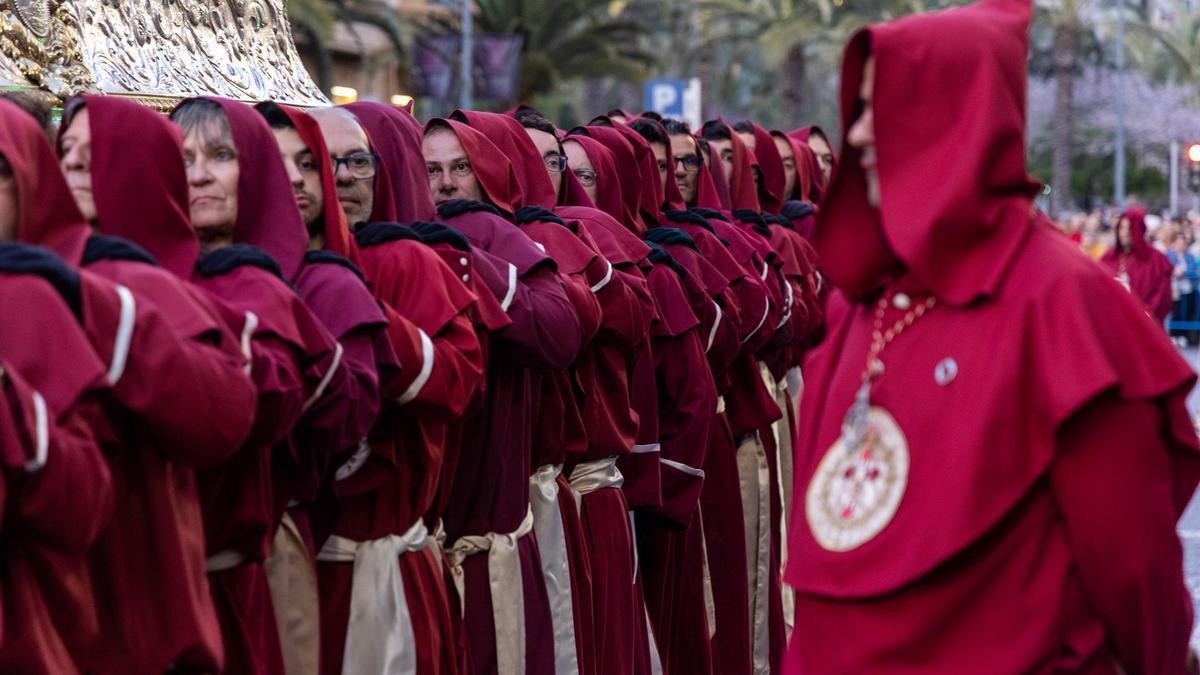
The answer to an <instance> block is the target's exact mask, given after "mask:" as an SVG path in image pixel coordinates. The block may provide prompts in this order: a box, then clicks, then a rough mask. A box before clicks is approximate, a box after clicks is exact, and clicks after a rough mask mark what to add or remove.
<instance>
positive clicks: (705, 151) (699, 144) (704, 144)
mask: <svg viewBox="0 0 1200 675" xmlns="http://www.w3.org/2000/svg"><path fill="white" fill-rule="evenodd" d="M696 149H697V150H699V151H700V155H701V156H702V157H703V158H704V159H708V158H709V157H711V156H712V146H711V145H709V144H708V141H706V140H704V139H703V138H697V139H696Z"/></svg>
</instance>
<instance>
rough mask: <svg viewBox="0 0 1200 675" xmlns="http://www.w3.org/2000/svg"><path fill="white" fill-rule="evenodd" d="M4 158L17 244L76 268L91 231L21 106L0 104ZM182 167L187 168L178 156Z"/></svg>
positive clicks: (37, 129) (51, 154) (43, 138)
mask: <svg viewBox="0 0 1200 675" xmlns="http://www.w3.org/2000/svg"><path fill="white" fill-rule="evenodd" d="M0 155H2V156H3V157H4V158H5V159H6V160H7V161H8V164H9V166H10V167H12V173H13V179H14V180H15V181H16V183H17V207H18V208H19V209H20V214H21V215H20V220H19V221H18V222H17V241H23V242H26V243H29V244H39V245H41V246H45V247H46V248H49V249H51V250H52V251H54V252H55V253H57V254H58V256H59V257H60V258H62V259H63V260H65V261H66V262H67V263H69V264H71V265H74V266H78V265H79V262H80V260H81V259H82V258H83V248H84V246H85V245H86V244H87V239H88V237H89V236H91V228H90V227H88V224H87V222H86V221H84V219H83V215H82V214H81V213H79V208H78V207H77V206H75V197H74V196H73V195H71V190H70V189H69V188H68V187H67V181H66V179H64V178H63V175H62V172H61V171H60V170H59V168H58V157H56V156H55V154H54V149H53V148H51V147H50V142H49V141H47V140H46V135H45V134H44V133H42V129H41V127H39V126H38V123H37V122H36V121H34V119H33V118H32V117H30V116H29V114H28V113H26V112H25V111H24V110H22V109H21V108H19V107H17V106H16V105H14V104H12V103H9V102H8V101H3V100H0ZM179 163H180V164H181V165H182V164H183V155H182V153H181V154H180V159H179Z"/></svg>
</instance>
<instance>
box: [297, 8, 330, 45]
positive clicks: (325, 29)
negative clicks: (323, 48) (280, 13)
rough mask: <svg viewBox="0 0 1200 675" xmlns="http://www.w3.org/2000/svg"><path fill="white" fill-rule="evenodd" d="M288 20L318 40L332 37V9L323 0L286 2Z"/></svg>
mask: <svg viewBox="0 0 1200 675" xmlns="http://www.w3.org/2000/svg"><path fill="white" fill-rule="evenodd" d="M287 10H288V18H289V19H290V20H291V21H292V23H293V24H295V25H297V26H303V27H304V28H305V29H306V30H308V32H310V33H312V34H313V35H314V36H315V37H316V38H317V39H319V40H329V39H330V38H332V37H333V24H334V16H333V9H331V8H330V6H329V4H327V3H326V2H325V0H288V2H287Z"/></svg>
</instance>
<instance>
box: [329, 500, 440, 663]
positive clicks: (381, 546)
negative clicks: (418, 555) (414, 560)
mask: <svg viewBox="0 0 1200 675" xmlns="http://www.w3.org/2000/svg"><path fill="white" fill-rule="evenodd" d="M427 546H429V531H428V530H427V529H426V528H425V523H424V522H423V521H420V520H418V521H417V522H416V524H414V525H413V526H412V527H410V528H409V529H408V531H407V532H405V533H404V534H403V535H394V534H393V535H390V536H387V537H383V538H381V539H374V540H371V541H354V540H352V539H346V538H344V537H339V536H336V535H334V536H332V537H330V538H329V540H328V541H327V542H325V546H324V547H323V548H322V549H321V552H320V553H319V554H317V560H320V561H323V562H353V563H354V572H353V581H352V586H351V592H350V624H349V626H348V627H347V629H346V650H345V652H344V653H343V655H342V673H344V675H375V674H376V673H380V674H384V673H386V674H387V675H412V674H415V673H416V672H417V641H416V638H415V637H414V636H413V632H412V617H411V616H410V615H409V612H408V600H407V598H405V594H404V579H403V578H402V576H401V573H400V564H399V558H400V556H401V555H402V554H404V553H410V552H416V551H421V550H424V549H425V547H427Z"/></svg>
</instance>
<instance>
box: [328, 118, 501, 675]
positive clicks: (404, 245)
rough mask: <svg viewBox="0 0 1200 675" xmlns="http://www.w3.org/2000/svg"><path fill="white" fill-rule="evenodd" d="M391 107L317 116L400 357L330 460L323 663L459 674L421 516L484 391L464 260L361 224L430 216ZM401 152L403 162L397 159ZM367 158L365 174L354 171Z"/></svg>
mask: <svg viewBox="0 0 1200 675" xmlns="http://www.w3.org/2000/svg"><path fill="white" fill-rule="evenodd" d="M351 111H353V112H351ZM389 115H396V116H401V115H407V113H403V112H401V111H399V110H396V109H395V108H391V107H389V106H385V105H383V104H373V103H356V104H353V105H352V106H350V107H349V108H348V109H347V108H326V109H321V110H318V111H316V112H315V114H314V117H316V118H317V121H318V123H319V124H320V127H321V133H322V135H323V136H324V137H325V142H326V145H327V147H328V149H329V152H330V153H331V155H332V156H333V157H335V158H337V159H338V160H341V161H340V162H339V164H342V163H344V164H345V167H344V168H343V167H342V166H339V167H338V170H337V171H336V172H335V181H336V183H337V196H338V202H339V203H340V205H341V207H342V209H343V211H344V214H345V216H346V218H347V221H348V222H355V223H356V224H357V225H358V229H357V230H356V232H355V240H356V243H357V244H358V247H359V251H358V258H359V260H360V261H361V263H362V270H363V273H364V274H365V276H366V278H367V283H368V286H369V287H370V288H371V291H372V293H373V294H374V296H375V298H376V300H378V301H379V302H380V304H381V307H382V309H383V311H384V314H385V315H386V316H387V318H388V333H387V334H388V339H389V340H390V341H391V344H392V348H393V350H394V352H395V354H396V358H397V360H398V361H399V364H400V369H399V373H393V374H391V375H389V374H387V373H384V372H381V374H380V377H381V380H380V386H381V394H382V399H383V405H382V408H381V411H380V414H379V418H378V420H377V422H376V424H375V426H374V428H373V429H372V430H371V432H370V434H369V436H368V443H367V444H366V445H365V446H363V447H361V448H360V450H359V451H358V452H356V453H355V454H354V456H353V457H351V459H350V460H349V461H348V462H346V463H345V464H343V465H341V466H340V467H339V468H338V471H337V476H336V478H337V482H336V484H335V491H336V493H337V495H338V497H339V500H340V503H341V516H340V518H339V519H338V522H337V527H336V529H335V530H334V536H333V537H331V538H330V540H329V541H328V542H326V545H325V547H324V548H323V549H322V550H321V552H320V553H319V554H318V556H317V560H318V564H317V575H318V581H319V584H320V592H321V672H322V673H329V674H335V673H343V672H346V673H350V672H364V673H366V672H370V673H375V672H386V670H387V668H389V667H398V668H401V669H402V670H404V671H405V672H412V671H413V670H414V669H415V670H416V671H417V672H422V673H426V672H428V673H457V672H461V667H462V665H463V664H462V661H463V654H462V645H461V636H460V631H459V629H458V623H457V618H456V616H455V607H456V604H455V599H454V597H453V595H454V594H453V591H452V589H450V588H448V586H449V582H448V580H447V578H446V575H445V567H444V565H443V563H442V559H441V558H442V556H441V555H440V554H439V552H438V551H437V542H436V536H437V535H433V536H431V530H433V531H434V532H436V525H437V523H436V522H430V521H428V520H427V516H428V514H429V513H430V512H431V511H433V510H434V509H435V505H436V502H437V501H438V499H439V494H440V490H441V489H442V483H443V482H444V481H445V480H446V477H445V476H444V475H443V474H444V473H445V472H447V471H453V470H454V467H453V463H452V462H453V459H454V458H453V457H451V456H450V454H451V453H452V450H451V448H450V446H451V445H452V444H453V442H452V440H451V439H449V438H448V436H449V431H450V428H451V427H452V426H453V425H455V424H458V423H459V420H460V419H461V418H462V417H463V415H464V414H465V413H466V412H467V411H468V409H469V407H470V406H471V404H472V402H473V401H474V400H475V399H476V395H477V393H478V392H479V389H480V386H481V376H482V374H483V368H484V361H483V359H484V352H483V346H482V345H481V343H480V340H479V337H478V335H477V334H476V331H475V329H474V325H473V321H472V315H473V312H474V311H475V309H474V308H475V304H476V302H477V298H476V295H475V294H474V293H472V292H471V290H470V289H469V288H468V286H466V285H464V284H465V283H467V284H469V283H471V282H470V279H471V277H472V275H471V272H470V270H471V269H472V268H470V266H469V264H468V265H465V266H461V267H459V268H454V269H452V268H451V267H450V266H449V265H448V264H447V263H446V262H444V261H443V259H442V258H441V257H440V256H439V254H438V253H436V252H435V251H434V250H432V249H431V248H430V247H428V246H426V245H425V244H424V243H422V240H421V235H420V234H419V233H418V232H416V231H415V230H413V229H412V228H409V227H406V226H401V225H397V224H394V223H390V222H372V223H370V224H365V223H366V221H367V220H369V219H371V218H373V217H382V218H389V219H391V218H396V217H420V218H428V217H430V215H431V214H432V211H433V204H432V202H431V201H430V200H429V196H428V195H429V191H428V187H427V184H426V181H425V180H424V175H423V173H422V172H421V170H420V162H419V158H420V136H419V134H417V133H416V132H415V131H411V130H410V132H408V133H406V132H405V128H404V127H403V126H402V125H398V124H396V123H395V120H394V119H393V118H391V117H389ZM368 134H370V136H369V137H368ZM406 156H407V157H411V158H412V164H411V165H406V164H405V163H403V161H401V160H400V158H402V157H406ZM372 165H374V173H373V175H372V173H371V172H370V171H363V169H369V168H371V166H372ZM352 170H353V171H355V172H358V175H355V174H354V173H352ZM372 214H376V215H375V216H372ZM463 257H465V256H463ZM468 263H469V261H468ZM456 264H457V262H456ZM460 269H467V270H468V272H467V273H466V274H467V279H466V280H463V279H462V278H461V275H462V274H463V273H462V272H460ZM389 664H390V665H389Z"/></svg>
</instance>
